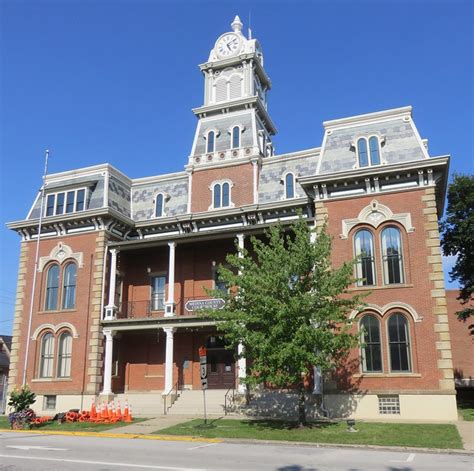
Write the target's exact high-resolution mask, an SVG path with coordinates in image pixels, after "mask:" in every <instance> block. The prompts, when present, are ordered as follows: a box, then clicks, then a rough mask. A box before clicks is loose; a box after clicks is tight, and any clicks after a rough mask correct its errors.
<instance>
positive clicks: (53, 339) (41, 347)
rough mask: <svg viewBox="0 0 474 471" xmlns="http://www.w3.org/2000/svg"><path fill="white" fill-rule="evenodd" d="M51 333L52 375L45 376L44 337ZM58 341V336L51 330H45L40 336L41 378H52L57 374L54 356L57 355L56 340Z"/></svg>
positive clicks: (39, 369) (39, 373)
mask: <svg viewBox="0 0 474 471" xmlns="http://www.w3.org/2000/svg"><path fill="white" fill-rule="evenodd" d="M48 334H50V335H51V337H52V340H51V357H50V361H51V375H49V376H43V374H42V373H43V370H44V368H43V364H44V363H43V355H44V350H43V347H44V338H45V337H46V335H48ZM55 341H56V336H55V335H54V333H53V332H51V331H50V330H48V331H47V332H45V333H44V334H43V335H42V336H41V338H40V354H39V365H38V378H40V379H52V378H54V377H55V374H54V366H55V365H54V359H55V358H54V357H55V343H56V342H55Z"/></svg>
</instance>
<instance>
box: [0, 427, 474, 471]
mask: <svg viewBox="0 0 474 471" xmlns="http://www.w3.org/2000/svg"><path fill="white" fill-rule="evenodd" d="M128 469H130V470H137V471H140V470H161V471H197V470H210V471H211V470H212V471H216V470H219V471H234V470H235V471H237V470H238V471H251V470H258V471H260V470H262V471H267V470H274V471H329V470H330V471H363V470H364V471H375V470H377V471H379V470H383V471H422V470H427V471H428V470H429V471H438V470H439V471H458V470H459V471H461V470H462V471H468V470H469V471H472V470H473V469H474V457H473V455H470V456H469V455H449V454H426V453H411V452H410V453H409V452H393V451H381V450H368V449H348V448H331V447H327V448H324V447H321V448H318V447H307V446H287V445H273V444H271V445H266V444H238V443H203V442H182V441H181V442H180V441H156V440H143V439H121V438H101V437H71V436H59V435H34V434H29V433H12V432H5V433H1V434H0V470H2V471H6V470H8V471H10V470H35V471H40V470H61V471H63V470H73V471H79V470H81V471H82V470H94V471H109V470H110V471H121V470H128Z"/></svg>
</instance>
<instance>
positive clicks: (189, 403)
mask: <svg viewBox="0 0 474 471" xmlns="http://www.w3.org/2000/svg"><path fill="white" fill-rule="evenodd" d="M226 392H227V390H226V389H208V390H206V413H207V414H208V415H219V416H222V415H224V414H225V410H224V403H225V394H226ZM168 414H169V415H204V399H203V392H202V391H199V390H196V391H180V393H179V397H178V399H177V400H176V402H175V403H174V404H173V406H172V407H171V408H170V409H169V410H168Z"/></svg>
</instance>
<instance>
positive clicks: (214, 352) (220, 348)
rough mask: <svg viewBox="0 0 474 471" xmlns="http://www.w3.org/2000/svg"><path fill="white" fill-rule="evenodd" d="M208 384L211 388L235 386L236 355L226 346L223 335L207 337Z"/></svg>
mask: <svg viewBox="0 0 474 471" xmlns="http://www.w3.org/2000/svg"><path fill="white" fill-rule="evenodd" d="M206 349H207V385H208V388H209V389H229V388H232V387H234V386H235V355H234V353H233V352H232V351H231V350H228V349H226V348H225V342H224V340H223V339H222V338H221V337H217V336H213V335H211V336H210V337H208V338H207V341H206Z"/></svg>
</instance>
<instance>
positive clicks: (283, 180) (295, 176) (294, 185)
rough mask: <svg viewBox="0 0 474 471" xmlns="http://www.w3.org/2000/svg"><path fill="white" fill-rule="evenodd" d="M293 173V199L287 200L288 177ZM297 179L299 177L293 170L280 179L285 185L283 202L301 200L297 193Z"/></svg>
mask: <svg viewBox="0 0 474 471" xmlns="http://www.w3.org/2000/svg"><path fill="white" fill-rule="evenodd" d="M290 173H291V175H293V197H292V198H287V197H286V176H287V175H289V174H290ZM296 179H297V175H296V174H295V172H294V171H292V170H287V171H286V172H285V173H284V174H283V175H282V176H281V179H280V183H281V184H282V185H283V195H282V197H281V199H282V200H294V199H298V198H299V195H298V193H297V191H296Z"/></svg>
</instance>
